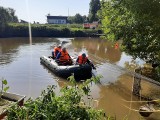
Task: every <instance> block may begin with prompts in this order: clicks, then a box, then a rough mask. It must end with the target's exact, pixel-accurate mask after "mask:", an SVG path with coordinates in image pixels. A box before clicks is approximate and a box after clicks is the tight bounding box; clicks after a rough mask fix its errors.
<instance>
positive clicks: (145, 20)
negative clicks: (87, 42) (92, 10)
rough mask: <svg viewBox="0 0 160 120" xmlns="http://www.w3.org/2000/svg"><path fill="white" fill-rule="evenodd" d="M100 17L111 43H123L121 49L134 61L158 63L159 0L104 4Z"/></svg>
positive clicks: (117, 1)
mask: <svg viewBox="0 0 160 120" xmlns="http://www.w3.org/2000/svg"><path fill="white" fill-rule="evenodd" d="M98 14H99V17H100V19H101V22H102V29H103V31H104V33H105V37H106V38H107V39H108V40H119V39H122V40H123V43H122V48H123V49H124V50H125V51H126V52H127V53H129V54H130V55H132V56H133V57H135V58H137V57H139V58H141V59H143V60H145V61H147V62H150V63H155V62H156V63H157V62H159V60H160V47H159V46H160V34H159V33H160V1H159V0H140V1H139V0H109V1H106V0H102V1H101V10H100V11H99V12H98Z"/></svg>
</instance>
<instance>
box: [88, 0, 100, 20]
mask: <svg viewBox="0 0 160 120" xmlns="http://www.w3.org/2000/svg"><path fill="white" fill-rule="evenodd" d="M99 9H100V0H91V2H90V8H89V15H88V18H89V22H93V21H98V20H99V19H98V16H97V11H98V10H99Z"/></svg>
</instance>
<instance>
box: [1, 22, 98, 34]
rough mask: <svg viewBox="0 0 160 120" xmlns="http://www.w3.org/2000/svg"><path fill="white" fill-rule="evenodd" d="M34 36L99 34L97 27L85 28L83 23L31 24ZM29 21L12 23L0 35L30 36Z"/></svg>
mask: <svg viewBox="0 0 160 120" xmlns="http://www.w3.org/2000/svg"><path fill="white" fill-rule="evenodd" d="M31 31H32V37H91V36H97V33H98V32H99V30H97V29H83V28H82V25H79V24H70V25H50V24H43V25H41V24H31ZM28 36H29V27H28V24H27V23H12V24H11V23H10V24H8V25H7V27H6V28H5V30H4V31H3V34H1V36H0V37H28Z"/></svg>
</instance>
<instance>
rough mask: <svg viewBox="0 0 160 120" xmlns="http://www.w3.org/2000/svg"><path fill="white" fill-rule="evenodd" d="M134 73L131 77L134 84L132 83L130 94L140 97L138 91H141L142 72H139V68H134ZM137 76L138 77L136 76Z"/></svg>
mask: <svg viewBox="0 0 160 120" xmlns="http://www.w3.org/2000/svg"><path fill="white" fill-rule="evenodd" d="M134 72H135V73H136V74H135V75H134V77H133V79H134V83H133V86H132V93H133V94H134V95H137V96H140V90H141V76H140V75H141V73H142V71H141V68H140V67H139V68H136V69H135V70H134ZM137 73H138V74H139V75H138V74H137Z"/></svg>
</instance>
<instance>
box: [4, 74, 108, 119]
mask: <svg viewBox="0 0 160 120" xmlns="http://www.w3.org/2000/svg"><path fill="white" fill-rule="evenodd" d="M99 78H100V77H94V78H91V79H88V80H87V81H86V82H84V83H82V84H81V85H78V84H77V83H76V82H75V80H74V77H73V76H70V77H69V80H70V82H71V83H72V86H65V87H63V88H61V90H60V92H61V95H59V96H56V94H55V92H54V90H55V86H54V85H53V86H48V88H47V90H44V91H43V92H42V94H41V96H40V97H38V98H37V99H35V100H33V99H31V98H30V99H28V100H27V101H26V102H25V104H24V106H23V107H19V106H16V105H15V106H13V107H11V108H10V109H9V112H8V117H7V119H8V120H17V119H20V120H22V119H23V120H25V119H26V120H32V119H36V120H44V119H48V120H102V119H105V118H106V117H105V114H104V112H103V111H102V110H95V109H93V108H92V107H91V106H90V104H88V105H87V104H86V103H84V100H83V96H87V97H88V100H92V99H91V96H90V95H89V93H90V87H89V84H90V83H91V82H98V81H99Z"/></svg>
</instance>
